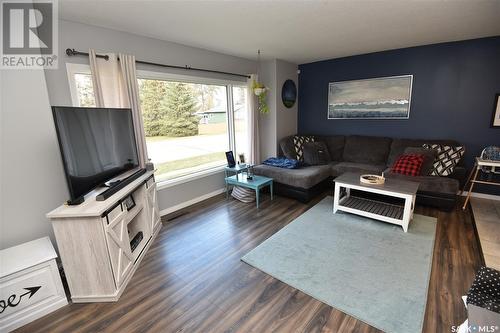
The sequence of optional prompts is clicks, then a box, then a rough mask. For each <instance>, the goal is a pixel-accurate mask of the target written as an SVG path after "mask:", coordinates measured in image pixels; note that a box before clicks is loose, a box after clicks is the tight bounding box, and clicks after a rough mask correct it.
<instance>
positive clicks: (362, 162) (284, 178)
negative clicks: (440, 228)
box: [255, 135, 466, 210]
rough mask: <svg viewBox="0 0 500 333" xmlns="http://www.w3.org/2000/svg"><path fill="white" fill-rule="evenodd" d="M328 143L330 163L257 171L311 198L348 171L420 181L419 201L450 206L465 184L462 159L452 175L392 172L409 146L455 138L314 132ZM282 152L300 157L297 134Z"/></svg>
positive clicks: (286, 190) (282, 189) (280, 188)
mask: <svg viewBox="0 0 500 333" xmlns="http://www.w3.org/2000/svg"><path fill="white" fill-rule="evenodd" d="M314 138H315V141H322V142H324V143H325V144H326V146H327V147H328V151H329V153H330V157H331V160H332V162H330V163H329V164H327V165H315V166H304V167H302V168H300V169H283V168H277V167H272V166H268V165H263V164H262V165H258V166H256V167H255V174H258V175H263V176H267V177H271V178H273V179H274V188H275V192H276V193H277V194H280V195H284V196H288V197H292V198H295V199H298V200H300V201H302V202H307V201H309V200H310V199H312V198H313V197H314V196H315V195H317V194H319V193H321V192H322V191H324V190H325V189H326V188H333V182H332V179H334V178H335V177H337V176H339V175H340V174H342V173H344V172H349V171H350V172H361V173H374V174H381V173H382V172H385V177H386V178H399V179H405V180H410V181H417V182H419V183H420V187H419V191H418V193H417V203H419V204H424V205H429V206H433V207H437V208H440V209H444V210H450V209H452V208H453V207H454V206H455V203H456V200H457V192H458V190H459V188H460V187H461V186H462V185H463V182H464V180H465V176H466V169H465V167H464V165H463V161H461V162H460V163H459V164H458V165H457V167H456V168H455V170H454V172H453V174H452V175H450V176H447V177H439V176H418V177H411V176H405V175H400V174H394V173H390V172H389V169H388V168H389V167H390V166H392V164H393V163H394V161H395V160H396V159H397V158H398V157H399V156H400V155H401V154H403V152H404V150H405V149H406V148H407V147H422V145H423V144H425V143H427V144H442V145H451V146H459V143H458V142H455V141H453V140H425V139H422V140H416V139H395V138H394V139H393V138H388V137H373V136H360V135H351V136H343V135H332V136H314ZM280 150H281V151H280V155H281V156H286V157H289V158H296V153H295V148H294V145H293V136H289V137H286V138H284V139H282V140H281V141H280Z"/></svg>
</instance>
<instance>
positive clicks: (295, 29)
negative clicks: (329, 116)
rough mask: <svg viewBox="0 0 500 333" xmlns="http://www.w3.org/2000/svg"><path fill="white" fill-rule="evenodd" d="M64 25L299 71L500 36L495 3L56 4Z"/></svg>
mask: <svg viewBox="0 0 500 333" xmlns="http://www.w3.org/2000/svg"><path fill="white" fill-rule="evenodd" d="M59 11H60V16H61V18H63V19H66V20H70V21H76V22H81V23H87V24H92V25H97V26H102V27H107V28H112V29H116V30H122V31H127V32H131V33H135V34H138V35H144V36H148V37H153V38H158V39H162V40H166V41H172V42H177V43H181V44H185V45H189V46H195V47H201V48H204V49H208V50H212V51H217V52H222V53H226V54H231V55H235V56H240V57H245V58H251V59H255V58H256V53H257V49H261V50H262V56H263V57H265V58H279V59H283V60H287V61H291V62H294V63H297V64H301V63H307V62H312V61H317V60H323V59H330V58H338V57H343V56H349V55H355V54H363V53H369V52H375V51H383V50H389V49H396V48H402V47H410V46H417V45H425V44H432V43H439V42H446V41H456V40H464V39H471V38H479V37H486V36H495V35H500V0H495V1H491V0H490V1H484V0H446V1H445V0H371V1H368V0H364V1H359V0H335V1H305V0H304V1H278V0H275V1H159V0H156V1H139V0H135V1H124V0H121V1H117V0H115V1H110V0H106V1H103V0H85V1H83V0H81V1H74V0H60V5H59Z"/></svg>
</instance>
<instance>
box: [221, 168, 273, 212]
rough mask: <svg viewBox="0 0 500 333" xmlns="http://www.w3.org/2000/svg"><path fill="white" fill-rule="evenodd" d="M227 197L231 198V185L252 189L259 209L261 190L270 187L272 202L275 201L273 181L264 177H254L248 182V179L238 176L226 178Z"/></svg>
mask: <svg viewBox="0 0 500 333" xmlns="http://www.w3.org/2000/svg"><path fill="white" fill-rule="evenodd" d="M225 180H226V197H228V196H229V185H233V186H241V187H246V188H249V189H252V190H254V191H255V201H256V203H257V208H259V199H260V198H259V196H260V195H259V192H260V189H261V188H263V187H266V186H269V189H270V191H271V200H273V179H272V178H267V177H263V176H255V175H254V176H253V178H252V179H251V180H248V179H247V177H245V176H243V175H241V176H239V177H238V175H234V176H230V177H226V179H225Z"/></svg>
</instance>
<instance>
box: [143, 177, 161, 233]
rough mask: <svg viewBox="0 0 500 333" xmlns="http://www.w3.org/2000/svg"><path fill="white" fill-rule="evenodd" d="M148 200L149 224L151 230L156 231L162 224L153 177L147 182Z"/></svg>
mask: <svg viewBox="0 0 500 333" xmlns="http://www.w3.org/2000/svg"><path fill="white" fill-rule="evenodd" d="M146 186H147V190H146V200H147V207H148V211H149V226H150V228H151V232H152V233H155V231H156V228H158V227H159V226H160V222H161V218H160V209H159V208H158V194H157V192H156V183H155V180H154V178H153V177H151V178H150V179H148V181H147V182H146Z"/></svg>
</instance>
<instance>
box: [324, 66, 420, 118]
mask: <svg viewBox="0 0 500 333" xmlns="http://www.w3.org/2000/svg"><path fill="white" fill-rule="evenodd" d="M412 89H413V75H411V74H408V75H398V76H385V77H376V78H368V79H359V80H348V81H336V82H330V83H329V84H328V110H327V119H329V120H330V119H336V120H345V119H360V120H368V119H395V120H397V119H409V118H410V106H411V95H412Z"/></svg>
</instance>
